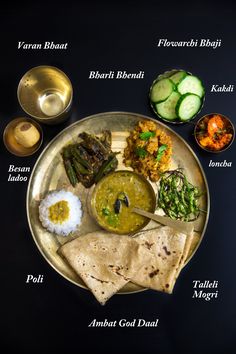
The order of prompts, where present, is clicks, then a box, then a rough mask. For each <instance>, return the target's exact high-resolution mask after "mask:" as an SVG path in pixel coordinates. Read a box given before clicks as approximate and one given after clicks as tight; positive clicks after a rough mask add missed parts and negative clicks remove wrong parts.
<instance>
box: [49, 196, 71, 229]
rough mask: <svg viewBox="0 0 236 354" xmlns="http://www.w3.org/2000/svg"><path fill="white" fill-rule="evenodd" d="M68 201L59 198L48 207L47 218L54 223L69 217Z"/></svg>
mask: <svg viewBox="0 0 236 354" xmlns="http://www.w3.org/2000/svg"><path fill="white" fill-rule="evenodd" d="M69 211H70V209H69V206H68V202H67V201H65V200H61V201H60V202H57V203H55V204H53V205H51V206H50V207H49V219H50V220H51V221H52V222H53V223H55V224H62V223H63V222H64V221H65V220H67V219H68V217H69Z"/></svg>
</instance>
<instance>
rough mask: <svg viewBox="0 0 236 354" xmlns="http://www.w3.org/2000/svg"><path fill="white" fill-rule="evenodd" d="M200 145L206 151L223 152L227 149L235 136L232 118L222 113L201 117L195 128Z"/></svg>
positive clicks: (196, 138) (197, 141)
mask: <svg viewBox="0 0 236 354" xmlns="http://www.w3.org/2000/svg"><path fill="white" fill-rule="evenodd" d="M194 137H195V140H196V143H197V144H198V146H199V147H200V148H201V149H203V150H204V151H207V152H211V153H221V152H223V151H225V150H227V149H228V148H229V147H230V146H231V145H232V143H233V141H234V138H235V128H234V125H233V123H232V122H231V120H230V119H229V118H228V117H226V116H225V115H223V114H221V113H210V114H206V115H205V116H203V117H201V118H200V119H199V120H198V122H197V124H196V125H195V129H194Z"/></svg>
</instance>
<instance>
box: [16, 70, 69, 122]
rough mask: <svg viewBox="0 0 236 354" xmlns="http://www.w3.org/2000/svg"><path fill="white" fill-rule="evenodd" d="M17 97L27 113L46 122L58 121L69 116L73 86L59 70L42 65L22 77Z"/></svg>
mask: <svg viewBox="0 0 236 354" xmlns="http://www.w3.org/2000/svg"><path fill="white" fill-rule="evenodd" d="M17 96H18V101H19V103H20V105H21V107H22V109H23V110H24V111H25V112H26V113H27V114H28V115H30V116H31V117H33V118H35V119H36V120H37V121H39V122H41V123H44V124H58V123H61V122H63V121H65V120H66V119H67V118H68V117H69V112H70V108H71V105H72V97H73V88H72V84H71V82H70V80H69V78H68V77H67V76H66V74H65V73H63V72H62V71H61V70H60V69H58V68H56V67H53V66H46V65H42V66H37V67H34V68H32V69H30V70H29V71H27V73H26V74H25V75H24V76H23V77H22V79H21V80H20V82H19V85H18V89H17Z"/></svg>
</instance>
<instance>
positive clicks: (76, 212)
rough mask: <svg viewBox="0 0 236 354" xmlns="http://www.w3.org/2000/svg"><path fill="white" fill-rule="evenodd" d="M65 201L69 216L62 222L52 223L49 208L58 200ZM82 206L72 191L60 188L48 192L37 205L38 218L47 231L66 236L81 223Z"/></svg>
mask: <svg viewBox="0 0 236 354" xmlns="http://www.w3.org/2000/svg"><path fill="white" fill-rule="evenodd" d="M62 200H64V201H67V203H68V207H69V217H68V219H66V220H65V221H63V222H62V223H54V222H52V221H51V220H50V219H49V208H50V206H51V205H54V204H56V203H58V202H60V201H62ZM81 218H82V207H81V202H80V199H79V198H78V197H77V196H75V195H74V194H73V193H71V192H68V191H65V190H63V189H62V190H60V191H54V192H50V193H49V194H48V195H47V196H46V197H45V198H44V199H43V200H42V201H41V203H40V205H39V219H40V221H41V223H42V225H43V227H45V228H46V229H47V230H48V231H50V232H53V233H55V234H57V235H60V236H67V235H69V233H70V232H74V231H75V230H76V229H77V227H78V226H79V225H80V223H81Z"/></svg>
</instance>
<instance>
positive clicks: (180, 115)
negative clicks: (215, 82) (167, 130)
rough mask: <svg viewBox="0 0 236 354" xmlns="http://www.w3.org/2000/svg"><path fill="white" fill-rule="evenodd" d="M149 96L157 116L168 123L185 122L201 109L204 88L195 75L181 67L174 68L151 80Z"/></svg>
mask: <svg viewBox="0 0 236 354" xmlns="http://www.w3.org/2000/svg"><path fill="white" fill-rule="evenodd" d="M149 98H150V104H151V107H152V109H153V111H154V113H155V114H156V115H157V116H158V117H159V118H161V119H163V120H164V121H166V122H169V123H175V124H178V123H186V122H188V121H190V120H191V119H193V118H195V117H196V115H197V114H198V113H199V112H200V110H201V109H202V106H203V103H204V98H205V89H204V86H203V84H202V82H201V80H200V79H199V78H198V77H197V76H194V75H192V74H191V73H190V72H188V71H185V70H182V69H179V70H177V69H174V70H170V71H166V72H165V73H164V74H161V75H159V76H158V77H157V78H156V79H155V80H154V81H153V83H152V86H151V88H150V93H149Z"/></svg>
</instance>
